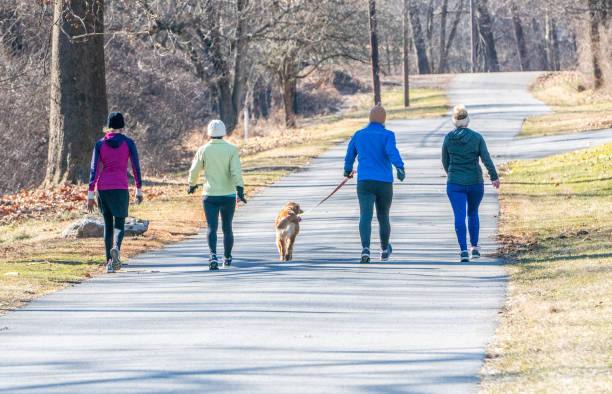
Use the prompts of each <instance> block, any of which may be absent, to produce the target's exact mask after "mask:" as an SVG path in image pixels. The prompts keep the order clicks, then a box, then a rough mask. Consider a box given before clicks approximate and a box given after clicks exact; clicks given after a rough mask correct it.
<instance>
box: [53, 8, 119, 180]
mask: <svg viewBox="0 0 612 394" xmlns="http://www.w3.org/2000/svg"><path fill="white" fill-rule="evenodd" d="M54 19H55V23H54V25H53V32H52V56H51V101H50V105H49V118H50V127H49V153H48V157H47V173H46V178H45V181H46V182H47V183H50V184H56V183H60V182H65V181H68V182H79V181H86V180H87V179H88V173H89V171H88V169H89V160H90V158H91V149H92V147H93V145H94V142H95V141H96V139H98V138H99V136H100V134H101V132H102V129H103V127H104V121H105V119H106V115H107V112H108V111H107V102H106V77H105V68H104V38H103V36H102V34H103V33H104V2H103V0H72V1H70V2H68V1H63V0H61V1H60V0H57V1H55V11H54ZM77 37H82V38H77Z"/></svg>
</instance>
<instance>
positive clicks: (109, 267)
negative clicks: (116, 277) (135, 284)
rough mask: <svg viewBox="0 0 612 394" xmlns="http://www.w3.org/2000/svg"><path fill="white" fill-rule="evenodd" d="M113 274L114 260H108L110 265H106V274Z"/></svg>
mask: <svg viewBox="0 0 612 394" xmlns="http://www.w3.org/2000/svg"><path fill="white" fill-rule="evenodd" d="M113 272H115V270H114V269H113V260H108V263H106V273H107V274H112V273H113Z"/></svg>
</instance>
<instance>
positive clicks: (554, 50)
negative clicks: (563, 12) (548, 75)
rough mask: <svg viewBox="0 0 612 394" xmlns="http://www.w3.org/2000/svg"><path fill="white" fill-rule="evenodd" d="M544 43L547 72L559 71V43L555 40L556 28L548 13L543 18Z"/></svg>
mask: <svg viewBox="0 0 612 394" xmlns="http://www.w3.org/2000/svg"><path fill="white" fill-rule="evenodd" d="M544 19H545V30H544V36H545V42H546V59H547V60H546V62H547V63H548V67H549V70H553V71H558V70H559V42H558V39H557V31H556V30H557V26H556V24H555V21H554V19H553V17H552V15H550V11H547V12H546V16H545V18H544Z"/></svg>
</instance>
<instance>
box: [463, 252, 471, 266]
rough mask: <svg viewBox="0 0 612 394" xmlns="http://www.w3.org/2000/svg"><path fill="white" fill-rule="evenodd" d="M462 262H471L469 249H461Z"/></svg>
mask: <svg viewBox="0 0 612 394" xmlns="http://www.w3.org/2000/svg"><path fill="white" fill-rule="evenodd" d="M461 262H462V263H469V262H470V254H469V252H468V251H467V250H462V251H461Z"/></svg>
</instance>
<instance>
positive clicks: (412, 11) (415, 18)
mask: <svg viewBox="0 0 612 394" xmlns="http://www.w3.org/2000/svg"><path fill="white" fill-rule="evenodd" d="M408 13H409V15H410V27H411V28H412V38H413V41H414V49H415V50H416V56H417V66H418V69H419V74H431V69H430V68H429V59H428V58H427V48H425V39H424V37H423V30H422V29H421V21H420V20H419V14H418V9H417V7H413V6H412V2H411V3H410V4H409V7H408Z"/></svg>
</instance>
